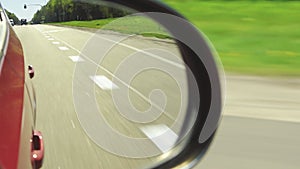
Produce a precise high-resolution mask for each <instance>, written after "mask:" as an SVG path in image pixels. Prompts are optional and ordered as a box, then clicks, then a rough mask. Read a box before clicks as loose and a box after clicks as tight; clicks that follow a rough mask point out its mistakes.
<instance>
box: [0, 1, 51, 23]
mask: <svg viewBox="0 0 300 169" xmlns="http://www.w3.org/2000/svg"><path fill="white" fill-rule="evenodd" d="M48 1H49V0H0V2H1V4H2V7H3V8H5V9H7V10H8V11H9V12H12V13H14V14H15V15H16V16H17V17H18V18H19V19H23V18H24V19H27V20H31V19H32V17H33V15H34V13H35V12H36V11H37V10H39V9H40V8H41V7H40V6H33V5H30V4H40V5H45V4H46V3H47V2H48ZM24 4H28V5H27V9H24Z"/></svg>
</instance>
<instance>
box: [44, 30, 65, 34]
mask: <svg viewBox="0 0 300 169" xmlns="http://www.w3.org/2000/svg"><path fill="white" fill-rule="evenodd" d="M61 31H64V29H60V30H51V31H45V32H44V33H55V32H61Z"/></svg>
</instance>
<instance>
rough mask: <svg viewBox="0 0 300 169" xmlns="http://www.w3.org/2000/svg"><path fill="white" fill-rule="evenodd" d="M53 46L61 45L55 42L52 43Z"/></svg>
mask: <svg viewBox="0 0 300 169" xmlns="http://www.w3.org/2000/svg"><path fill="white" fill-rule="evenodd" d="M52 44H54V45H59V44H60V43H59V42H56V41H55V42H52Z"/></svg>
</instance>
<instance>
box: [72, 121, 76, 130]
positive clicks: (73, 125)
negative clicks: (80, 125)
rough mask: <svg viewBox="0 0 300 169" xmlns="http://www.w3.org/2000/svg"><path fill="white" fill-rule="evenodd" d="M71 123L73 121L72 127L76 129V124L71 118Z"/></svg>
mask: <svg viewBox="0 0 300 169" xmlns="http://www.w3.org/2000/svg"><path fill="white" fill-rule="evenodd" d="M71 123H72V127H73V128H74V129H75V124H74V122H73V120H71Z"/></svg>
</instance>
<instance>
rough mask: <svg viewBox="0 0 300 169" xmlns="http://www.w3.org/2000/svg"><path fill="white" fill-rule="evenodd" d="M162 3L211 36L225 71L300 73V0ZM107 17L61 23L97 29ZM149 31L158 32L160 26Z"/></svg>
mask: <svg viewBox="0 0 300 169" xmlns="http://www.w3.org/2000/svg"><path fill="white" fill-rule="evenodd" d="M164 2H165V3H167V4H168V5H170V6H172V7H173V8H175V9H176V10H178V11H179V12H180V13H182V14H183V15H184V16H186V17H187V18H188V19H189V20H190V21H191V22H192V23H193V24H194V25H195V26H196V27H198V28H199V29H200V30H201V31H202V32H203V33H204V34H205V35H206V36H207V37H208V38H209V39H210V40H211V42H212V43H213V45H214V46H215V48H216V50H217V52H218V53H219V56H220V58H221V60H222V63H223V65H224V68H225V70H226V71H227V72H237V73H244V74H257V75H271V76H278V75H279V76H299V75H300V2H280V1H279V2H274V1H273V2H271V1H240V2H236V1H235V2H226V1H209V2H208V1H206V2H204V1H200V0H184V1H177V0H164ZM109 21H112V20H111V19H109V20H96V21H83V22H78V21H72V22H66V23H63V24H64V25H73V26H84V27H92V28H101V27H102V26H103V25H105V24H107V23H108V22H109ZM136 23H139V22H136ZM142 23H143V24H142ZM129 25H130V24H129ZM141 25H144V28H145V27H146V28H149V27H151V26H152V24H150V23H149V24H145V23H144V22H141ZM117 28H118V31H121V32H126V30H127V31H128V30H130V31H128V32H129V33H132V31H131V30H134V31H137V32H140V31H142V30H140V29H141V28H142V27H139V28H138V27H132V28H134V29H128V28H129V26H123V27H122V26H117ZM151 29H152V30H153V29H157V30H158V32H159V31H161V28H160V27H151ZM150 36H151V34H150ZM154 36H156V34H154ZM162 37H164V36H162Z"/></svg>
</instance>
